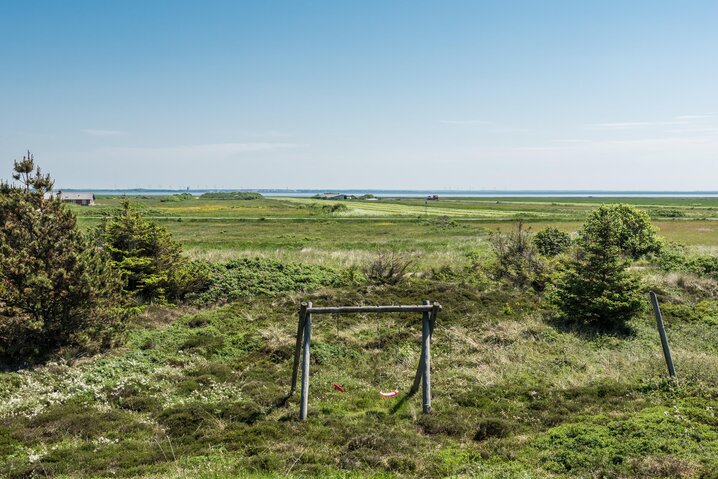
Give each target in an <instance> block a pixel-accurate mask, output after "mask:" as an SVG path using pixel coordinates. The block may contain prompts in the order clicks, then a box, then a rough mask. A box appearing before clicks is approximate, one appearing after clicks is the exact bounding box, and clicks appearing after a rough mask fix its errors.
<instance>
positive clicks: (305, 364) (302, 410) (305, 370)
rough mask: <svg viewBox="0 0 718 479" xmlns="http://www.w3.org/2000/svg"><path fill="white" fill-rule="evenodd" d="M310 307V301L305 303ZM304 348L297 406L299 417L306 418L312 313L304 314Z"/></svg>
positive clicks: (303, 419)
mask: <svg viewBox="0 0 718 479" xmlns="http://www.w3.org/2000/svg"><path fill="white" fill-rule="evenodd" d="M307 307H308V308H311V307H312V303H311V302H309V303H307ZM304 318H305V319H304V349H303V351H302V397H301V404H300V406H299V419H300V420H302V421H305V420H306V419H307V405H308V402H309V347H310V345H311V342H312V313H306V314H305V315H304Z"/></svg>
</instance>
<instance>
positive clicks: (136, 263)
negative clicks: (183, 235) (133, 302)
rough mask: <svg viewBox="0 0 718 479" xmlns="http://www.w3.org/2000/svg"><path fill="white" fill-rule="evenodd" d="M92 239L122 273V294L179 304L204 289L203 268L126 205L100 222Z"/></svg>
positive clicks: (170, 239)
mask: <svg viewBox="0 0 718 479" xmlns="http://www.w3.org/2000/svg"><path fill="white" fill-rule="evenodd" d="M95 238H96V239H97V242H98V244H99V245H101V246H102V247H103V248H104V249H105V250H106V251H108V252H109V254H110V257H111V258H112V261H113V262H114V264H115V266H116V267H117V269H118V270H119V271H120V272H121V273H122V278H123V279H124V290H125V291H126V292H127V293H128V294H130V295H133V296H135V297H136V298H138V299H139V300H141V301H149V302H159V303H163V302H167V301H174V300H180V299H183V298H184V296H185V295H186V294H188V293H189V292H192V291H196V290H198V289H203V288H204V286H205V285H206V281H207V279H206V274H207V272H206V270H205V268H204V267H203V266H202V265H201V264H199V263H190V262H189V261H188V260H187V259H186V258H184V257H183V256H182V246H181V245H180V244H179V242H177V241H175V240H174V239H172V236H171V235H170V233H169V231H167V229H166V228H165V227H163V226H160V225H158V224H156V223H153V222H151V221H149V220H148V219H147V218H145V217H144V215H143V214H142V213H141V212H140V211H139V210H137V209H136V208H133V207H132V206H131V205H130V203H129V202H128V201H124V202H123V203H122V207H121V208H120V209H118V210H116V211H115V212H113V213H112V214H111V215H109V216H107V217H105V218H104V219H103V221H102V223H100V225H99V226H98V227H97V228H96V230H95Z"/></svg>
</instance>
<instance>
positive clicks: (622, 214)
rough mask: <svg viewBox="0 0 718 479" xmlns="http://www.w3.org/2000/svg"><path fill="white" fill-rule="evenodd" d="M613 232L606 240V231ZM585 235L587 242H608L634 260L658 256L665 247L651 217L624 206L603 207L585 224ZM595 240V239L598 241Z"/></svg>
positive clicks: (583, 234) (592, 214)
mask: <svg viewBox="0 0 718 479" xmlns="http://www.w3.org/2000/svg"><path fill="white" fill-rule="evenodd" d="M606 229H611V232H610V235H609V236H605V235H604V234H605V230H606ZM581 235H582V236H583V237H584V239H585V240H587V241H589V242H591V241H594V242H595V241H599V242H600V241H604V242H605V241H607V240H609V241H610V242H611V243H610V245H607V246H616V247H618V249H619V251H620V253H621V254H623V255H626V256H628V257H630V258H632V259H638V258H640V257H642V256H645V255H648V254H651V253H658V252H659V251H660V250H661V247H662V246H663V243H662V241H661V239H660V238H659V237H658V234H657V232H656V228H655V227H654V226H653V225H652V224H651V219H650V217H649V216H648V214H647V213H645V212H644V211H641V210H639V209H637V208H635V207H633V206H630V205H624V204H613V205H601V206H600V207H599V208H597V209H596V210H594V211H593V213H591V215H590V216H589V217H588V219H587V220H586V222H585V223H584V226H583V230H582V232H581ZM594 238H595V239H594Z"/></svg>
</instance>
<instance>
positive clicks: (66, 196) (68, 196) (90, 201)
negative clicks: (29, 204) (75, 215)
mask: <svg viewBox="0 0 718 479" xmlns="http://www.w3.org/2000/svg"><path fill="white" fill-rule="evenodd" d="M45 197H46V198H59V199H60V200H61V201H62V202H63V203H73V204H76V205H82V206H93V205H94V204H95V194H94V193H89V192H72V193H66V192H64V191H62V190H57V192H54V193H47V194H46V195H45Z"/></svg>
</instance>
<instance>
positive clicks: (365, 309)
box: [306, 304, 441, 314]
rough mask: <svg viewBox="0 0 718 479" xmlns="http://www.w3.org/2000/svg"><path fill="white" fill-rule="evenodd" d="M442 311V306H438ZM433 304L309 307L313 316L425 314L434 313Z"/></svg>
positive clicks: (308, 311)
mask: <svg viewBox="0 0 718 479" xmlns="http://www.w3.org/2000/svg"><path fill="white" fill-rule="evenodd" d="M438 307H439V310H441V305H438ZM433 309H434V305H433V304H417V305H408V306H330V307H316V308H315V307H308V308H307V310H306V312H307V313H311V314H346V313H424V312H428V311H432V310H433Z"/></svg>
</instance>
